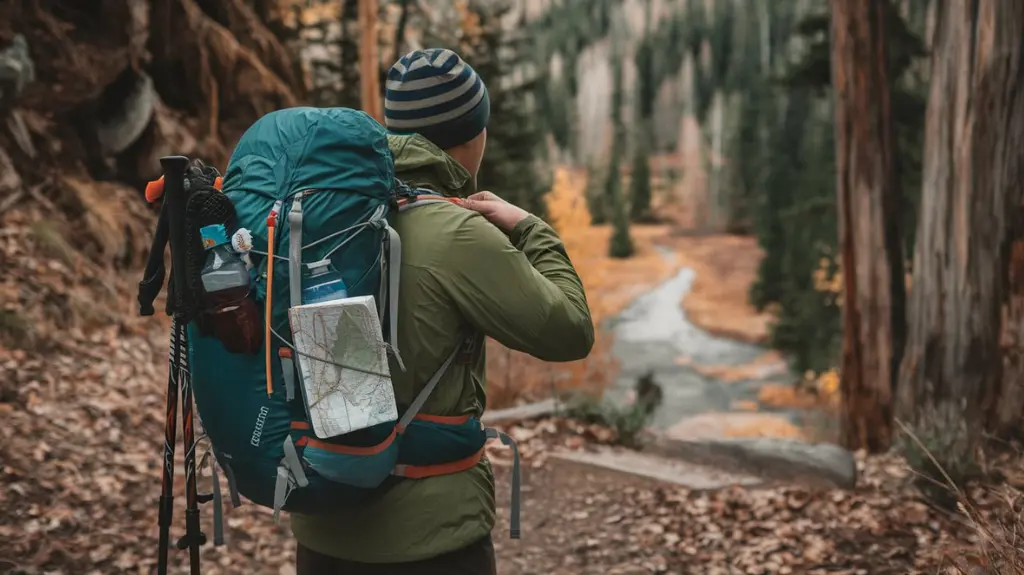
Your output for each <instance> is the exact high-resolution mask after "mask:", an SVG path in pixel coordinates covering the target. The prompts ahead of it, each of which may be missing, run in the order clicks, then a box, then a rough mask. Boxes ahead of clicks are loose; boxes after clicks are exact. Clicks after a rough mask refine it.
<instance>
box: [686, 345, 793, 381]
mask: <svg viewBox="0 0 1024 575" xmlns="http://www.w3.org/2000/svg"><path fill="white" fill-rule="evenodd" d="M676 365H679V366H685V367H689V368H690V369H692V370H694V371H696V372H697V373H699V374H701V375H703V376H705V377H710V378H712V379H718V380H721V381H725V382H728V383H734V382H737V381H745V380H750V379H763V378H766V377H771V376H774V375H782V374H785V373H786V371H787V369H788V368H787V367H786V361H785V360H784V359H783V358H782V355H781V354H780V353H779V352H777V351H769V352H766V353H764V354H761V355H760V356H758V357H757V358H755V359H754V360H753V361H751V362H749V363H744V364H740V365H701V364H695V363H693V360H692V359H691V358H690V357H689V356H679V357H677V358H676Z"/></svg>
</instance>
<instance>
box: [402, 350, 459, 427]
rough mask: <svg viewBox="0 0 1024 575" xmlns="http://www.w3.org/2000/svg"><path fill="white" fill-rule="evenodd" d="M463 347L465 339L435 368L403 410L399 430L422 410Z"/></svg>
mask: <svg viewBox="0 0 1024 575" xmlns="http://www.w3.org/2000/svg"><path fill="white" fill-rule="evenodd" d="M463 345H465V338H463V339H460V340H459V343H458V345H456V346H455V349H454V350H452V352H451V353H450V354H448V358H447V359H445V360H444V363H442V364H441V367H439V368H437V371H435V372H434V375H432V376H431V377H430V380H429V381H427V385H426V387H424V388H423V391H421V392H420V393H419V395H417V396H416V399H414V400H412V403H411V404H409V409H407V410H405V413H404V414H402V418H401V419H399V420H398V428H399V429H402V430H404V429H405V428H406V427H407V426H408V425H409V423H410V422H411V421H412V420H413V418H414V417H416V414H418V413H419V412H420V410H421V409H423V404H424V403H426V402H427V398H428V397H430V393H431V392H433V391H434V388H435V387H437V383H438V382H439V381H441V378H442V377H444V373H445V372H446V371H448V367H449V366H451V364H452V362H453V361H455V356H457V355H459V351H461V350H462V346H463Z"/></svg>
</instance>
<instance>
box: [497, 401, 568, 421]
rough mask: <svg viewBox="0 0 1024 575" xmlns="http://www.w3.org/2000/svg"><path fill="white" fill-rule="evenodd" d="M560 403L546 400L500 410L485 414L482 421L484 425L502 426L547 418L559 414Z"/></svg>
mask: <svg viewBox="0 0 1024 575" xmlns="http://www.w3.org/2000/svg"><path fill="white" fill-rule="evenodd" d="M558 409H559V407H558V402H557V401H556V400H554V399H545V400H544V401H538V402H537V403H528V404H526V405H517V406H516V407H509V408H508V409H498V410H495V411H487V412H484V415H483V417H482V418H480V419H481V421H483V422H484V425H501V424H503V423H515V422H518V421H526V420H529V419H537V418H540V417H547V416H549V415H552V414H554V413H557V412H558Z"/></svg>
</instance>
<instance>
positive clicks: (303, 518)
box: [291, 49, 594, 575]
mask: <svg viewBox="0 0 1024 575" xmlns="http://www.w3.org/2000/svg"><path fill="white" fill-rule="evenodd" d="M384 108H385V110H384V116H385V120H386V122H385V123H386V126H387V127H388V129H389V131H390V134H389V135H388V144H389V146H390V148H391V150H392V152H393V154H394V156H395V166H396V176H397V177H398V178H399V179H400V180H401V181H403V182H404V183H406V184H407V185H409V186H411V187H414V188H426V189H429V190H431V191H432V192H433V193H435V194H441V195H443V196H446V197H450V198H465V201H463V202H461V205H456V203H452V202H445V201H439V202H436V203H434V204H432V205H424V206H422V207H419V208H417V209H415V210H410V211H408V212H406V213H403V214H401V215H399V216H396V217H395V218H394V221H393V222H392V225H393V226H394V227H395V229H396V230H397V231H398V233H399V235H400V236H401V238H402V246H403V247H402V260H401V283H400V285H401V293H402V294H403V297H402V299H401V301H400V303H399V306H398V310H399V313H398V316H399V325H400V326H401V328H400V329H399V334H398V348H399V349H400V350H401V353H402V358H403V360H404V364H405V367H406V371H404V372H403V371H401V370H400V369H397V366H396V363H395V361H394V360H392V362H391V374H392V378H393V382H394V388H395V395H396V399H397V401H398V403H399V405H409V403H410V402H411V401H412V399H413V397H414V396H416V394H417V393H418V392H419V391H420V389H421V388H423V386H424V383H425V382H426V381H427V379H428V378H430V376H431V374H432V373H433V372H434V371H435V370H436V369H437V368H438V366H439V365H440V364H441V363H442V362H443V361H444V360H445V357H446V356H447V355H448V354H449V352H450V350H452V349H454V348H456V347H457V346H458V345H459V344H460V335H459V334H460V332H462V331H463V330H464V329H466V328H469V329H472V330H474V331H475V332H476V334H477V337H476V338H475V342H476V345H475V347H474V348H473V349H471V350H470V351H471V354H470V355H468V358H464V361H460V362H458V363H457V364H453V365H452V366H451V368H450V369H449V370H448V371H447V372H446V373H445V375H444V378H443V379H442V380H441V381H440V383H439V385H438V386H437V388H436V390H435V391H434V392H433V394H432V395H431V396H430V397H429V399H428V401H427V403H426V404H425V405H424V406H423V409H422V413H424V414H427V415H429V416H435V417H439V418H444V417H453V416H459V415H466V414H473V415H475V416H479V415H480V414H481V413H482V412H483V411H484V408H485V407H486V383H485V382H486V376H485V361H484V349H483V336H488V337H491V338H494V339H495V340H497V341H498V342H500V343H501V344H503V345H505V346H507V347H509V348H512V349H515V350H519V351H523V352H526V353H529V354H530V355H533V356H535V357H537V358H540V359H542V360H545V361H573V360H578V359H582V358H584V357H586V356H587V354H588V353H589V352H590V349H591V347H592V345H593V342H594V328H593V324H592V321H591V317H590V312H589V310H588V308H587V301H586V296H585V294H584V291H583V286H582V284H581V283H580V279H579V276H578V275H577V274H576V271H575V270H574V269H573V266H572V263H571V262H570V261H569V258H568V256H567V255H566V252H565V248H564V246H563V245H562V242H561V240H560V239H559V238H558V235H557V234H556V233H555V231H554V230H553V229H552V228H551V227H550V226H548V225H547V224H546V223H544V222H543V221H542V220H541V219H540V218H538V217H536V216H533V215H531V214H529V213H528V212H526V211H525V210H523V209H521V208H519V207H517V206H515V205H513V204H511V203H508V202H505V201H504V200H502V199H501V198H500V197H498V196H497V195H495V194H493V193H491V192H486V191H481V192H478V191H477V187H476V175H477V172H478V170H479V168H480V163H481V160H482V158H483V154H484V148H485V146H486V142H487V129H486V127H487V121H488V117H489V114H490V103H489V99H488V95H487V89H486V87H485V86H484V83H483V81H482V80H481V79H480V77H479V76H478V75H477V74H476V72H475V71H474V70H473V68H472V67H470V65H469V64H467V63H466V62H464V61H463V60H462V59H461V58H460V57H459V56H458V55H456V54H455V53H454V52H452V51H450V50H443V49H429V50H416V51H414V52H411V53H409V54H407V55H406V56H404V57H402V58H401V59H400V60H399V61H398V62H397V63H395V65H394V66H393V67H392V68H391V70H390V71H389V72H388V76H387V90H386V98H385V105H384ZM524 169H526V166H524ZM494 184H495V185H500V182H495V183H494ZM494 498H495V495H494V477H493V474H492V471H491V468H490V465H489V463H488V462H487V460H486V458H484V459H481V460H480V462H479V463H478V464H477V465H476V466H475V467H472V468H470V469H468V470H466V471H463V472H459V473H453V474H447V475H439V476H435V477H428V478H424V479H406V480H403V481H400V482H398V483H397V484H395V485H394V486H392V487H391V488H390V489H388V490H387V491H386V492H384V493H383V494H382V495H380V497H379V498H376V499H374V500H372V501H370V502H368V503H366V504H364V505H360V506H358V507H355V508H350V509H345V510H343V511H339V512H338V513H334V514H330V515H324V516H310V515H299V514H293V515H292V518H291V525H292V531H293V533H294V535H295V537H296V539H297V540H298V551H297V560H296V563H297V573H298V575H319V574H344V575H360V574H364V573H380V574H383V573H387V574H394V575H402V574H405V573H408V574H417V573H430V574H445V575H459V574H466V575H470V574H473V575H475V574H480V575H492V574H494V573H495V572H496V567H495V556H494V547H493V545H492V541H491V535H490V533H491V529H492V527H494V523H495V499H494Z"/></svg>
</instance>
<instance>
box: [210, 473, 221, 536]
mask: <svg viewBox="0 0 1024 575" xmlns="http://www.w3.org/2000/svg"><path fill="white" fill-rule="evenodd" d="M210 472H211V473H212V474H213V545H214V546H215V547H219V546H221V545H223V544H224V499H223V495H222V494H221V492H220V476H219V475H218V474H217V458H216V457H214V458H213V461H211V462H210Z"/></svg>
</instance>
